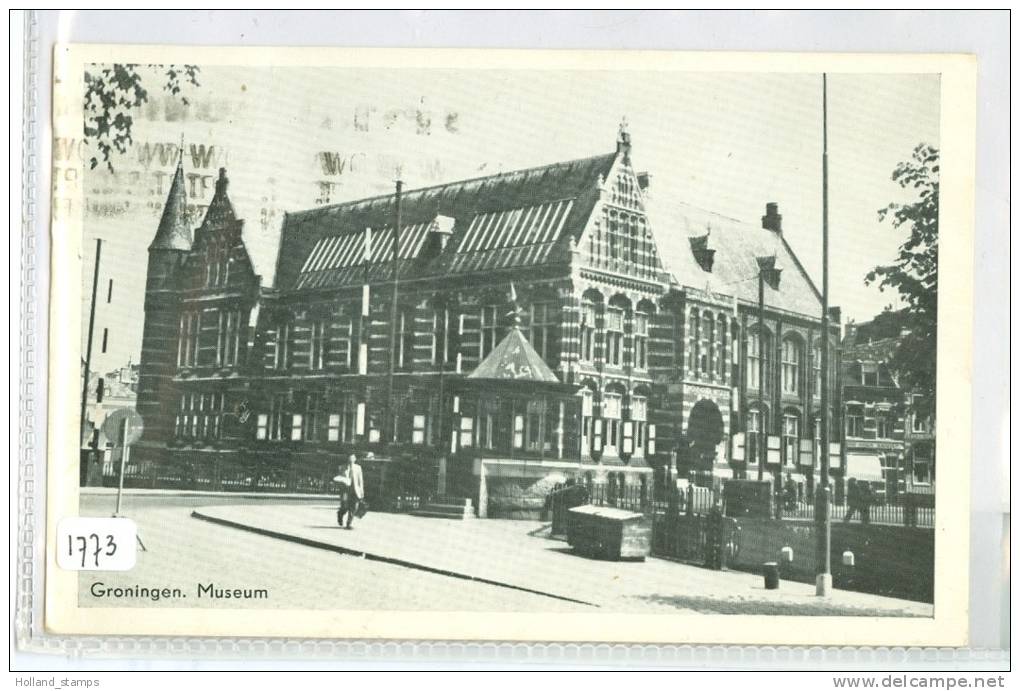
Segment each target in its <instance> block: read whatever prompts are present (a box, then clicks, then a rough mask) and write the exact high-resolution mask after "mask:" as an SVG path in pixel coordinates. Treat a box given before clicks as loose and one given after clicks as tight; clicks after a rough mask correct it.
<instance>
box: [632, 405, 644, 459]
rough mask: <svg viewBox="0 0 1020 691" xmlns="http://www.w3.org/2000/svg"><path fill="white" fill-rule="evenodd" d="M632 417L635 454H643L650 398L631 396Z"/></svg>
mask: <svg viewBox="0 0 1020 691" xmlns="http://www.w3.org/2000/svg"><path fill="white" fill-rule="evenodd" d="M630 419H631V421H632V422H633V423H634V455H635V456H639V457H640V456H643V455H644V450H645V441H646V427H647V424H648V399H647V398H645V397H644V396H631V398H630Z"/></svg>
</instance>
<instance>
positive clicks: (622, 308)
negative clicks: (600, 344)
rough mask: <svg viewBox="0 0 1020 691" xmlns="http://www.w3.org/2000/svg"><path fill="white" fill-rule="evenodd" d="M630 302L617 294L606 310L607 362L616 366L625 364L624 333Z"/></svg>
mask: <svg viewBox="0 0 1020 691" xmlns="http://www.w3.org/2000/svg"><path fill="white" fill-rule="evenodd" d="M629 311H630V302H628V301H627V299H626V298H623V297H620V296H617V297H615V298H613V299H612V300H610V301H609V309H607V310H606V364H607V365H612V366H614V367H620V366H622V365H623V334H624V323H625V322H626V318H627V313H628V312H629Z"/></svg>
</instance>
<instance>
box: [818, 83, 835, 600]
mask: <svg viewBox="0 0 1020 691" xmlns="http://www.w3.org/2000/svg"><path fill="white" fill-rule="evenodd" d="M827 81H828V80H827V77H826V75H825V74H824V73H823V74H822V400H821V406H822V430H821V432H822V433H821V435H820V437H821V442H822V457H821V474H822V477H821V480H822V488H821V489H822V491H821V492H818V496H817V497H816V499H815V521H816V523H817V526H816V532H817V534H818V547H817V555H816V558H817V559H816V561H817V576H816V578H815V594H816V595H821V596H825V595H829V593H830V592H831V591H832V564H831V559H832V557H831V554H830V552H831V541H832V530H831V528H832V524H831V519H830V516H829V514H830V511H831V505H832V502H831V499H830V495H831V488H830V487H829V398H830V396H829V134H828V124H829V123H828V84H827Z"/></svg>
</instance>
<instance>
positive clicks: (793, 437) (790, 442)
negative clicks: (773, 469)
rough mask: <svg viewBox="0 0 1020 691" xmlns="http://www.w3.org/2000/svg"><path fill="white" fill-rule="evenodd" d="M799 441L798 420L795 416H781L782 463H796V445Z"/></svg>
mask: <svg viewBox="0 0 1020 691" xmlns="http://www.w3.org/2000/svg"><path fill="white" fill-rule="evenodd" d="M799 439H800V419H799V418H798V417H797V416H796V415H792V414H789V413H788V414H786V415H783V462H784V463H785V464H786V465H794V464H796V462H797V445H798V443H799Z"/></svg>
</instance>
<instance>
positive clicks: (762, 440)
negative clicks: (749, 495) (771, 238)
mask: <svg viewBox="0 0 1020 691" xmlns="http://www.w3.org/2000/svg"><path fill="white" fill-rule="evenodd" d="M767 460H768V448H767V445H766V436H765V271H764V269H762V267H761V266H759V267H758V482H761V481H763V480H764V479H765V462H766V461H767Z"/></svg>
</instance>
